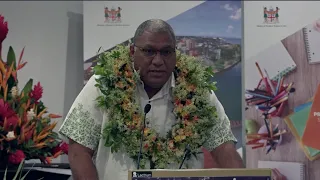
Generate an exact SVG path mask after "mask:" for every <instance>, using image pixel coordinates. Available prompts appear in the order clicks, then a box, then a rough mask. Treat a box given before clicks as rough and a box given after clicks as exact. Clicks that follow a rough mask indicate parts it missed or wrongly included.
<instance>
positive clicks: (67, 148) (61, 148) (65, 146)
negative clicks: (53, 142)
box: [52, 142, 69, 155]
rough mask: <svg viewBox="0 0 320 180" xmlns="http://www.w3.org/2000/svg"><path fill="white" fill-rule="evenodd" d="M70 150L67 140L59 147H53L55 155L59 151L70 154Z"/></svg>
mask: <svg viewBox="0 0 320 180" xmlns="http://www.w3.org/2000/svg"><path fill="white" fill-rule="evenodd" d="M68 151H69V146H68V144H67V143H65V142H62V143H60V144H59V145H58V146H57V147H55V148H53V150H52V154H53V155H55V154H57V153H59V152H62V153H64V154H68Z"/></svg>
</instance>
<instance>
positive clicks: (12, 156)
mask: <svg viewBox="0 0 320 180" xmlns="http://www.w3.org/2000/svg"><path fill="white" fill-rule="evenodd" d="M25 158H26V155H25V154H24V152H23V151H21V150H16V151H15V152H10V153H9V156H8V162H9V163H10V164H15V165H17V164H20V163H21V162H22V161H23V159H25Z"/></svg>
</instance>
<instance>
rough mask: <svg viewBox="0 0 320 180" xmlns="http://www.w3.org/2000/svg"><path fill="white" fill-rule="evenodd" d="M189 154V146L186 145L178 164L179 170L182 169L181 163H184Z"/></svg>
mask: <svg viewBox="0 0 320 180" xmlns="http://www.w3.org/2000/svg"><path fill="white" fill-rule="evenodd" d="M190 152H191V149H190V146H189V144H187V146H186V149H185V150H184V155H183V159H182V162H181V164H180V166H179V169H181V168H182V166H183V163H184V161H185V160H186V159H187V156H188V155H189V153H190Z"/></svg>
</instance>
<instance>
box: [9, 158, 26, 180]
mask: <svg viewBox="0 0 320 180" xmlns="http://www.w3.org/2000/svg"><path fill="white" fill-rule="evenodd" d="M23 164H24V159H23V160H22V161H21V163H20V164H19V167H18V169H17V172H16V174H15V175H14V177H13V179H12V180H17V177H18V176H19V174H20V173H21V171H22V167H23Z"/></svg>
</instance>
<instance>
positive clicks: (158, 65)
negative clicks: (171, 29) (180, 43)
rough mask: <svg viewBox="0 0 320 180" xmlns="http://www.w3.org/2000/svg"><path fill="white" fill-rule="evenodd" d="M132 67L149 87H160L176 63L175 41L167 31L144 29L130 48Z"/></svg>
mask: <svg viewBox="0 0 320 180" xmlns="http://www.w3.org/2000/svg"><path fill="white" fill-rule="evenodd" d="M130 52H131V55H132V56H133V61H134V68H135V69H136V70H140V76H141V80H142V81H143V82H144V84H145V85H147V86H149V87H151V88H161V87H162V86H163V85H164V84H165V83H166V82H167V81H168V79H169V77H170V76H171V74H172V72H173V70H174V67H175V65H176V53H175V42H174V39H172V38H171V36H170V34H169V33H153V32H150V31H145V32H144V33H143V34H142V35H141V36H140V37H138V38H137V39H136V40H135V44H134V46H132V47H131V48H130Z"/></svg>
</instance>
